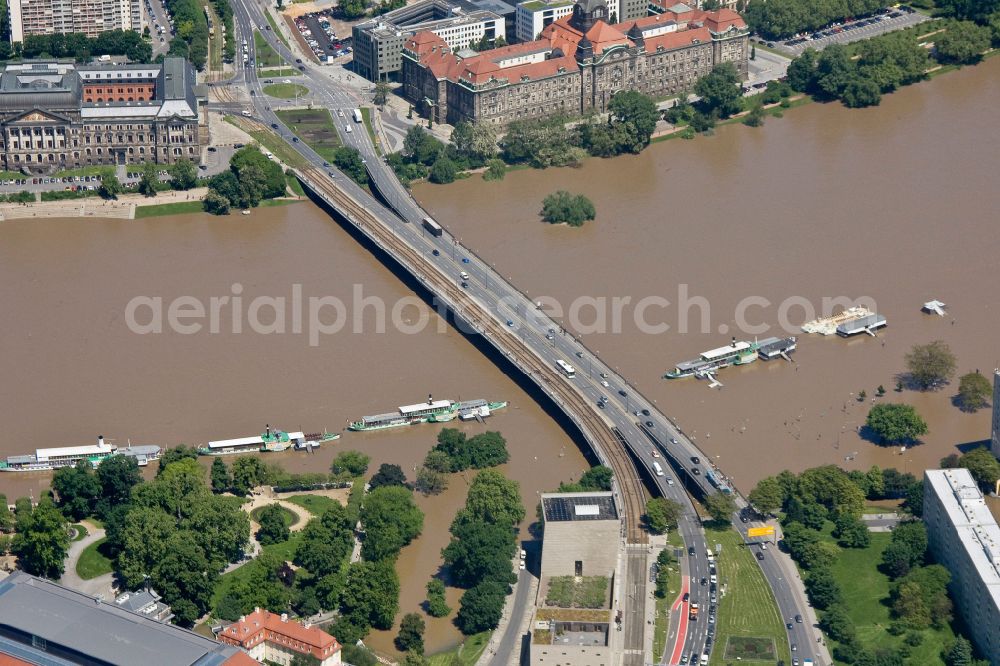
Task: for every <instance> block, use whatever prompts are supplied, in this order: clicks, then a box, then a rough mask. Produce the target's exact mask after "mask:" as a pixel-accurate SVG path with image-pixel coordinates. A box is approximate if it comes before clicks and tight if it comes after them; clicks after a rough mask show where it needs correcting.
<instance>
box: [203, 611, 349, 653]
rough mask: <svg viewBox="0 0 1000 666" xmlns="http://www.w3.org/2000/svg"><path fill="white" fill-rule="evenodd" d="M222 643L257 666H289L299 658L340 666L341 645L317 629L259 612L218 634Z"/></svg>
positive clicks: (280, 616) (282, 617)
mask: <svg viewBox="0 0 1000 666" xmlns="http://www.w3.org/2000/svg"><path fill="white" fill-rule="evenodd" d="M219 640H220V641H222V642H223V643H227V644H229V645H235V646H236V647H240V648H243V650H245V651H246V653H247V654H248V655H250V657H252V658H253V659H256V660H257V661H258V662H264V661H265V660H267V661H271V662H274V663H277V664H285V665H287V664H290V663H291V661H292V659H293V658H294V656H295V655H297V654H304V655H311V656H313V657H315V658H316V659H318V660H319V663H320V666H339V664H341V663H342V662H341V660H340V643H338V642H337V639H336V638H334V637H333V636H331V635H330V634H328V633H326V632H325V631H323V630H322V629H320V628H318V627H313V626H310V625H308V624H300V623H298V622H296V621H295V620H289V619H288V616H287V615H285V614H282V615H277V614H275V613H271V612H269V611H266V610H262V609H260V608H256V609H254V612H253V613H251V614H250V615H246V616H244V617H241V618H240V619H239V620H238V621H237V622H234V623H233V624H231V625H229V626H228V627H226V628H225V629H223V630H222V631H221V632H219Z"/></svg>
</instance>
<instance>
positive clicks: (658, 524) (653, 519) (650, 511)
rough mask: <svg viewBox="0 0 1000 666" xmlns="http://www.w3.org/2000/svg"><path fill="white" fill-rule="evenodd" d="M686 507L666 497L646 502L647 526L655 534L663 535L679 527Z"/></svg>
mask: <svg viewBox="0 0 1000 666" xmlns="http://www.w3.org/2000/svg"><path fill="white" fill-rule="evenodd" d="M683 513H684V507H683V506H681V505H680V503H678V502H675V501H674V500H671V499H667V498H666V497H654V498H652V499H650V500H649V501H648V502H646V525H647V527H649V530H650V531H651V532H653V533H654V534H663V533H664V532H666V531H667V530H668V529H670V528H675V527H677V522H678V521H679V520H680V517H681V515H682V514H683Z"/></svg>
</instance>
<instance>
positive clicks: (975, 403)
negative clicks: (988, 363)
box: [955, 370, 993, 412]
mask: <svg viewBox="0 0 1000 666" xmlns="http://www.w3.org/2000/svg"><path fill="white" fill-rule="evenodd" d="M955 402H956V403H957V404H958V406H959V407H960V408H961V409H962V411H965V412H975V411H978V410H979V409H982V408H983V407H989V406H990V404H992V402H993V387H992V386H991V385H990V380H988V379H986V377H984V376H983V375H981V374H980V373H979V371H978V370H977V371H976V372H970V373H967V374H964V375H962V376H961V377H959V380H958V395H957V396H956V398H955Z"/></svg>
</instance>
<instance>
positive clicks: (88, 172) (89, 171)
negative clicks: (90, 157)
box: [22, 166, 115, 178]
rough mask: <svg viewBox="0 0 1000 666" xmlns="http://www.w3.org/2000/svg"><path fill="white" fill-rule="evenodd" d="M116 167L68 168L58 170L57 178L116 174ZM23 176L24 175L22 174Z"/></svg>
mask: <svg viewBox="0 0 1000 666" xmlns="http://www.w3.org/2000/svg"><path fill="white" fill-rule="evenodd" d="M114 172H115V168H114V167H113V166H90V167H80V168H79V169H67V170H66V171H59V172H56V174H55V177H56V178H63V177H65V176H101V177H104V176H109V175H112V174H114ZM22 177H23V175H22Z"/></svg>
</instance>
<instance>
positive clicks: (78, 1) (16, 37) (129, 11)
mask: <svg viewBox="0 0 1000 666" xmlns="http://www.w3.org/2000/svg"><path fill="white" fill-rule="evenodd" d="M8 14H9V17H10V41H11V43H14V42H23V41H24V38H25V37H26V36H28V35H51V34H54V33H68V32H82V33H83V34H85V35H87V36H88V37H96V36H97V35H99V34H101V33H102V32H107V31H108V30H135V31H136V32H139V31H141V30H142V29H143V26H144V11H143V5H142V0H74V1H73V2H70V1H69V0H10V1H9V6H8Z"/></svg>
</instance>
